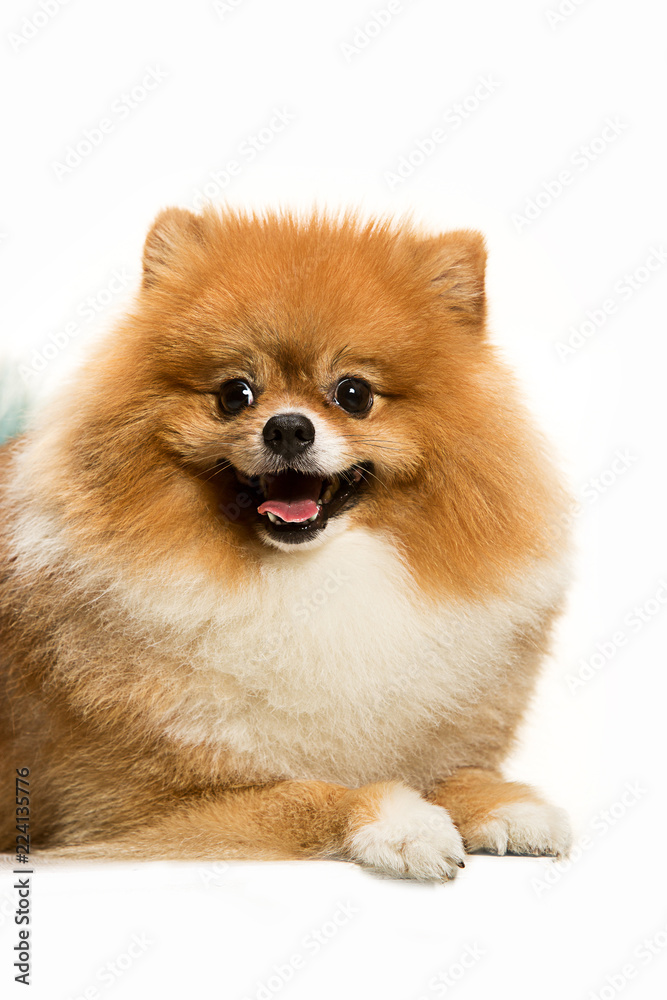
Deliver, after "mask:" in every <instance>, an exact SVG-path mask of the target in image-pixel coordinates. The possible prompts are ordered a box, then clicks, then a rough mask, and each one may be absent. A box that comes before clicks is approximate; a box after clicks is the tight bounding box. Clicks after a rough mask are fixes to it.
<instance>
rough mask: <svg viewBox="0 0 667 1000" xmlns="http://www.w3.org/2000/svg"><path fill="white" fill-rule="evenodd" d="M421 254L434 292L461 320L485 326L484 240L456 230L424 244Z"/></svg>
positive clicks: (475, 235)
mask: <svg viewBox="0 0 667 1000" xmlns="http://www.w3.org/2000/svg"><path fill="white" fill-rule="evenodd" d="M421 251H422V254H423V255H424V261H425V265H426V268H427V273H428V276H429V278H430V281H431V286H432V288H433V291H434V292H435V293H436V295H437V296H438V297H439V299H440V300H441V302H442V305H443V306H444V307H445V308H446V309H447V310H448V311H449V312H452V313H454V314H456V315H457V317H458V318H459V319H461V320H464V321H468V322H470V323H471V324H475V325H477V326H480V327H481V326H482V325H483V323H484V319H485V315H486V294H485V290H484V272H485V269H486V246H485V243H484V237H483V236H482V234H481V233H478V232H477V231H476V230H474V229H457V230H454V231H453V232H451V233H443V234H442V235H441V236H434V237H432V238H431V239H426V240H424V241H423V243H422V246H421Z"/></svg>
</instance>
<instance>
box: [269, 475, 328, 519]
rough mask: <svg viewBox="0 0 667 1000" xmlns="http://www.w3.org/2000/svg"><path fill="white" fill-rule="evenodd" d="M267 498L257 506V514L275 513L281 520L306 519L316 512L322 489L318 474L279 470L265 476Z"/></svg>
mask: <svg viewBox="0 0 667 1000" xmlns="http://www.w3.org/2000/svg"><path fill="white" fill-rule="evenodd" d="M267 480H268V482H267V486H268V489H267V492H268V495H269V496H268V500H265V501H264V503H263V504H260V506H259V507H258V508H257V513H258V514H268V513H269V511H270V512H271V513H272V514H277V515H278V517H280V518H282V520H283V521H307V520H308V518H309V517H312V516H313V514H317V509H318V508H317V502H316V501H317V499H318V497H319V495H320V492H321V490H322V480H321V479H320V478H319V477H318V476H304V475H302V474H301V473H299V472H281V473H280V474H279V475H277V476H267Z"/></svg>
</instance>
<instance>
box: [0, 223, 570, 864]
mask: <svg viewBox="0 0 667 1000" xmlns="http://www.w3.org/2000/svg"><path fill="white" fill-rule="evenodd" d="M144 264H145V277H144V288H143V290H142V293H141V296H140V298H139V301H138V305H137V308H136V309H135V310H134V312H133V314H132V315H131V316H129V317H128V319H127V320H126V322H125V323H124V325H123V326H122V328H121V329H120V330H119V331H117V333H116V335H115V337H114V339H113V341H112V342H110V343H109V344H108V345H106V346H105V347H103V348H102V350H101V351H100V352H99V353H98V355H97V356H96V358H95V359H93V360H92V361H91V363H90V364H89V365H88V366H87V367H86V368H85V369H84V370H83V371H82V372H81V374H80V375H79V376H78V379H77V381H76V382H75V385H74V387H73V388H72V389H71V390H68V391H67V392H65V393H63V394H62V395H61V396H60V398H59V400H58V401H57V402H56V403H55V404H54V405H53V406H52V407H51V408H50V409H49V410H48V411H47V412H46V413H45V414H44V416H43V418H42V421H41V423H40V424H39V425H38V426H37V427H36V429H35V430H34V431H33V432H32V433H31V434H29V435H27V436H26V437H25V438H24V439H19V440H18V441H16V442H14V443H13V444H11V445H10V446H9V447H6V448H5V449H4V452H3V453H2V465H1V467H0V470H1V471H0V477H1V480H2V483H3V494H2V507H1V511H2V538H1V541H0V546H1V547H0V567H1V570H0V572H1V576H0V614H1V626H0V627H1V629H2V631H1V633H0V639H1V641H2V647H1V648H2V663H1V667H2V675H0V683H1V684H2V685H3V690H2V716H0V741H1V742H0V755H1V756H2V760H3V762H4V770H3V773H2V776H1V779H0V781H1V787H0V794H1V795H2V801H3V802H5V803H6V802H9V801H10V799H11V796H12V795H13V785H14V776H15V769H16V768H22V767H29V768H30V772H31V783H32V789H33V791H32V824H33V825H32V832H33V837H34V840H35V842H36V843H37V844H42V845H45V846H48V847H51V848H58V849H59V850H60V851H61V853H63V852H64V853H66V852H67V851H68V850H69V851H71V852H72V853H73V854H76V853H79V854H81V855H82V856H86V855H88V856H137V857H152V856H157V857H160V856H162V857H202V856H207V857H273V858H290V857H308V856H319V857H327V856H337V857H343V858H348V859H352V860H356V861H358V862H360V863H362V864H364V865H366V866H368V867H371V868H375V869H378V870H381V871H384V872H389V873H391V874H399V875H400V874H407V875H412V876H416V877H422V878H441V877H451V875H452V874H453V873H454V871H455V866H456V865H457V864H461V863H462V856H463V842H462V840H461V835H462V836H463V839H464V841H465V843H466V845H467V846H468V848H469V849H476V848H486V849H490V850H496V851H499V852H504V851H505V850H513V851H517V852H519V853H562V852H563V851H564V850H565V849H566V847H567V842H568V833H567V824H566V822H565V820H564V818H563V816H562V814H561V813H560V811H559V810H556V809H553V808H552V807H550V806H548V805H547V804H545V803H544V802H543V801H542V800H541V799H540V798H539V797H538V796H537V795H536V794H535V793H534V792H532V790H530V789H528V788H527V787H526V786H522V785H517V784H512V783H507V782H504V781H503V780H502V778H501V777H500V775H499V772H498V767H499V766H500V764H501V762H502V760H503V758H504V757H505V756H506V755H507V753H508V751H509V749H510V748H511V746H512V744H513V740H514V737H515V734H516V730H517V726H518V724H519V722H520V720H521V717H522V715H523V712H524V710H525V707H526V704H527V702H528V699H529V697H530V694H531V691H532V689H533V686H534V683H535V679H536V676H537V671H538V668H539V664H540V661H541V659H542V657H543V655H544V652H545V650H546V647H547V643H548V635H549V630H550V626H551V623H552V621H553V618H554V616H555V615H556V613H557V612H558V610H559V609H560V606H561V603H562V598H563V592H564V586H565V582H566V577H567V572H566V559H565V555H564V553H563V551H562V549H561V545H560V544H556V541H557V540H559V539H560V538H561V534H560V532H558V531H556V530H555V529H556V526H557V524H558V519H559V515H560V513H561V510H562V507H563V503H564V499H563V494H562V492H561V490H560V487H559V485H558V482H557V480H556V477H555V475H554V473H553V471H552V469H551V467H550V465H549V463H548V460H547V459H546V458H545V457H544V455H543V453H542V449H541V446H540V444H539V441H538V440H537V438H536V437H535V435H534V434H533V433H532V431H531V430H530V428H529V426H528V425H527V424H526V422H525V418H524V416H523V413H522V410H521V407H520V406H519V404H517V402H516V401H515V398H514V389H513V386H512V383H511V379H510V378H509V376H508V374H507V372H506V371H505V369H504V368H503V366H502V365H501V364H500V363H499V362H498V361H497V359H496V358H495V356H494V353H493V350H492V348H491V347H490V346H489V345H488V343H487V342H486V340H485V337H484V300H483V271H484V253H483V247H482V244H481V241H480V239H479V238H478V237H476V236H475V234H468V233H455V234H449V235H448V236H445V237H441V238H431V239H425V238H421V237H418V236H416V235H415V234H414V233H412V232H411V231H410V230H406V229H403V230H401V229H397V230H394V229H392V228H391V227H387V226H380V225H369V226H366V227H363V226H361V225H359V224H356V223H354V222H353V221H350V220H343V221H341V222H332V221H330V220H326V219H322V218H313V219H311V220H308V221H306V222H301V223H299V222H297V221H295V220H293V219H291V218H289V217H283V218H276V217H269V218H267V219H264V220H258V219H243V218H239V217H235V216H225V217H222V218H220V217H217V216H215V215H213V214H212V213H209V214H207V215H205V216H204V217H203V218H198V217H193V216H190V215H188V214H187V213H184V212H176V211H171V212H167V213H164V214H163V215H162V216H161V217H160V218H159V219H158V221H157V223H156V225H155V227H154V228H153V230H152V231H151V234H149V238H148V240H147V245H146V251H145V258H144ZM258 477H261V479H260V478H258ZM258 484H259V485H258ZM327 498H328V499H327ZM260 500H263V503H261V505H259V513H258V512H257V510H258V501H260ZM7 765H9V766H7ZM427 800H430V801H427ZM442 806H445V807H446V808H442ZM446 810H447V811H446ZM452 821H453V822H452ZM13 840H14V817H13V814H11V812H10V813H9V815H8V814H7V813H6V811H5V809H4V808H3V813H2V825H1V826H0V848H4V849H9V848H10V847H11V845H12V843H13ZM80 845H83V846H80Z"/></svg>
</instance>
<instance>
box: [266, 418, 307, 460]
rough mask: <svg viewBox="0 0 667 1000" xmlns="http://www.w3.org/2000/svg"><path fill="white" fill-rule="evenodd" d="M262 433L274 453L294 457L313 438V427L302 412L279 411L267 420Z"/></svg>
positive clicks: (303, 449)
mask: <svg viewBox="0 0 667 1000" xmlns="http://www.w3.org/2000/svg"><path fill="white" fill-rule="evenodd" d="M262 435H263V437H264V443H265V444H266V445H267V447H268V448H270V449H271V451H273V452H275V453H276V455H281V456H282V457H283V458H296V456H297V455H300V454H301V453H302V452H304V451H305V450H306V448H309V447H310V446H311V444H312V443H313V441H314V440H315V428H314V427H313V424H312V422H311V421H310V420H309V419H308V417H306V416H304V414H303V413H279V414H278V415H277V416H275V417H271V419H270V420H267V422H266V423H265V424H264V430H263V431H262Z"/></svg>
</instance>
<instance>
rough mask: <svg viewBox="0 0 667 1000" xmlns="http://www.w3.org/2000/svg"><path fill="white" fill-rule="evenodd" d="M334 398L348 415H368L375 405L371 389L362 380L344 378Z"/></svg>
mask: <svg viewBox="0 0 667 1000" xmlns="http://www.w3.org/2000/svg"><path fill="white" fill-rule="evenodd" d="M333 398H334V403H338V405H339V406H340V408H341V410H345V412H346V413H366V411H367V410H370V408H371V406H372V405H373V393H372V391H371V387H370V385H369V384H368V382H364V380H363V379H361V378H342V379H341V380H340V382H339V383H338V385H337V386H336V388H335V390H334V397H333Z"/></svg>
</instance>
